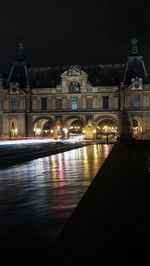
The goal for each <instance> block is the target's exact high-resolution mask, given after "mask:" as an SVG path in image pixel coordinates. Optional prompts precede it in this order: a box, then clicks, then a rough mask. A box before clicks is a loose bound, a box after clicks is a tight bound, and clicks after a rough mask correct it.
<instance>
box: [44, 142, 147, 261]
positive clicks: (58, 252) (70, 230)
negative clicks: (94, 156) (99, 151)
mask: <svg viewBox="0 0 150 266" xmlns="http://www.w3.org/2000/svg"><path fill="white" fill-rule="evenodd" d="M149 156H150V145H149V143H147V145H143V144H141V143H137V144H136V145H129V146H127V145H123V144H121V143H118V144H117V145H116V146H115V147H114V148H113V150H112V152H111V153H110V155H109V156H108V158H107V159H106V161H105V162H104V164H103V166H102V168H101V169H100V171H99V172H98V174H97V176H96V178H95V179H94V181H93V183H92V184H91V186H90V187H89V189H88V191H87V192H86V194H85V195H84V197H83V198H82V200H81V201H80V203H79V205H78V207H77V208H76V210H75V212H74V213H73V215H72V216H71V218H70V219H69V221H68V223H67V224H66V226H65V228H64V230H63V232H62V233H61V235H60V236H59V238H58V239H57V242H56V245H55V246H54V249H53V251H49V253H48V255H47V257H46V258H45V260H44V262H43V263H42V266H48V265H53V266H56V265H57V266H58V265H59V266H60V265H65V266H99V265H137V264H139V265H149V264H150V256H149V251H150V215H149V214H150V175H149V170H148V168H149V165H148V164H149V160H148V157H149Z"/></svg>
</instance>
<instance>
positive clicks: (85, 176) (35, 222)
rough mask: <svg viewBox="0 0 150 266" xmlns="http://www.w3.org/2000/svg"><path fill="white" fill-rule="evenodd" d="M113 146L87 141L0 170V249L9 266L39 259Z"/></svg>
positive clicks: (26, 263) (25, 263)
mask: <svg viewBox="0 0 150 266" xmlns="http://www.w3.org/2000/svg"><path fill="white" fill-rule="evenodd" d="M111 148H112V146H111V145H91V146H87V147H83V148H79V149H75V150H72V151H68V152H64V153H60V154H57V155H53V156H49V157H44V158H40V159H36V160H33V161H30V162H28V163H25V164H20V165H18V166H13V167H10V168H8V169H3V170H0V201H1V204H0V213H1V220H0V248H1V252H2V253H3V254H4V256H6V254H7V258H8V260H11V264H10V265H15V266H17V265H22V266H23V265H28V264H29V261H31V258H33V260H34V262H35V263H38V262H39V260H40V259H41V257H42V256H43V254H44V253H45V250H46V249H47V248H48V246H49V245H50V244H51V243H53V241H54V240H55V239H56V236H57V235H58V233H59V232H60V231H61V229H62V227H63V225H64V223H65V222H66V221H67V219H68V217H69V216H70V215H71V213H72V212H73V210H74V208H75V207H76V205H77V204H78V202H79V200H80V199H81V197H82V196H83V194H84V192H85V191H86V189H87V188H88V186H89V184H90V183H91V181H92V179H93V178H94V176H95V175H96V173H97V172H98V170H99V168H100V167H101V165H102V163H103V161H104V160H105V158H106V157H107V155H108V154H109V152H110V150H111ZM18 254H20V255H18ZM22 257H23V258H24V264H22ZM13 261H14V262H13ZM30 264H31V263H30ZM32 265H34V264H32ZM36 265H38V264H36Z"/></svg>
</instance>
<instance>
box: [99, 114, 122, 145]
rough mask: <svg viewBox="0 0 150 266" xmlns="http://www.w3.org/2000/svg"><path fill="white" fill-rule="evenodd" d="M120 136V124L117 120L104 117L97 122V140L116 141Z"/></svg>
mask: <svg viewBox="0 0 150 266" xmlns="http://www.w3.org/2000/svg"><path fill="white" fill-rule="evenodd" d="M117 135H118V123H117V121H116V120H115V119H113V118H111V117H110V118H109V117H104V118H101V119H97V121H96V138H97V139H101V140H105V139H106V138H108V140H111V141H115V140H116V139H117Z"/></svg>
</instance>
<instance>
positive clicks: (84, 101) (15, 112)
mask: <svg viewBox="0 0 150 266" xmlns="http://www.w3.org/2000/svg"><path fill="white" fill-rule="evenodd" d="M62 70H64V71H62ZM124 111H125V112H126V113H127V116H128V122H129V124H130V132H131V134H132V135H133V136H134V137H135V138H138V139H149V138H150V84H149V80H148V75H147V72H146V69H145V65H144V61H143V57H142V56H140V55H139V53H138V47H137V39H136V38H133V39H132V40H131V54H130V56H129V57H128V59H127V63H126V64H125V65H123V64H121V65H104V66H102V65H98V66H91V67H90V66H84V68H83V69H82V67H78V66H75V65H73V66H70V67H68V68H67V67H62V69H59V67H58V69H56V68H55V71H53V69H52V68H50V67H49V68H37V69H36V68H34V69H32V68H29V67H28V64H27V62H26V58H25V53H24V45H23V43H22V42H20V43H19V49H18V59H17V61H16V62H15V63H14V64H13V66H12V68H11V71H10V74H9V77H8V78H7V79H4V78H3V77H2V76H1V77H0V136H1V137H42V136H43V137H52V138H56V139H57V138H68V137H72V136H74V135H78V134H83V135H85V138H86V139H103V138H105V137H106V134H107V135H108V137H109V138H110V139H115V138H116V137H117V136H120V134H121V133H122V123H123V121H122V120H123V116H122V112H124Z"/></svg>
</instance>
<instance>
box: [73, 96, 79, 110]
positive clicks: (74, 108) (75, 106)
mask: <svg viewBox="0 0 150 266" xmlns="http://www.w3.org/2000/svg"><path fill="white" fill-rule="evenodd" d="M77 107H78V98H77V97H73V98H72V110H77Z"/></svg>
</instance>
